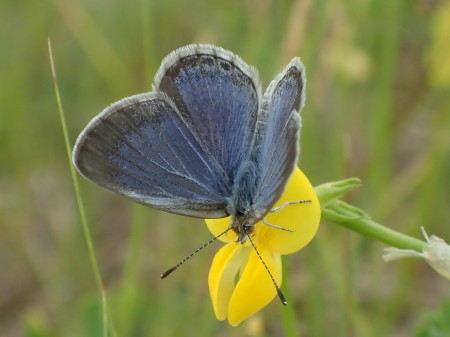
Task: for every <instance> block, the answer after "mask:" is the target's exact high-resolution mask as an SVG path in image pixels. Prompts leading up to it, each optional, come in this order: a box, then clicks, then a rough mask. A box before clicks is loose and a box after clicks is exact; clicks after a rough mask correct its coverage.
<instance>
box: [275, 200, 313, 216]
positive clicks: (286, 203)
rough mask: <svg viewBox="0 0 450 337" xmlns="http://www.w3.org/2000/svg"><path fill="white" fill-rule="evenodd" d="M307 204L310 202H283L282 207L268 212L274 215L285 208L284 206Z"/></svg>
mask: <svg viewBox="0 0 450 337" xmlns="http://www.w3.org/2000/svg"><path fill="white" fill-rule="evenodd" d="M307 202H311V200H298V201H290V202H285V203H284V204H283V205H281V206H278V207H275V208H272V209H271V210H270V211H269V212H270V213H274V212H278V211H281V210H282V209H283V208H285V207H286V206H289V205H297V204H304V203H307Z"/></svg>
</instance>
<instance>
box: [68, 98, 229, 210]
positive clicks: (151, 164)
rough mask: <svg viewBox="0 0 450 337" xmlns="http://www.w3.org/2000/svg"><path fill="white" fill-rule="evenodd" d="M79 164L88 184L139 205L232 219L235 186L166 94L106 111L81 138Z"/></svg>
mask: <svg viewBox="0 0 450 337" xmlns="http://www.w3.org/2000/svg"><path fill="white" fill-rule="evenodd" d="M73 161H74V164H75V166H76V167H77V169H78V170H79V171H80V173H81V174H83V175H84V176H85V177H86V178H88V179H90V180H92V181H93V182H95V183H97V184H99V185H100V186H103V187H105V188H106V189H108V190H111V191H114V192H116V193H119V194H121V195H124V196H126V197H128V198H130V199H132V200H134V201H137V202H139V203H142V204H145V205H148V206H151V207H154V208H157V209H161V210H165V211H168V212H172V213H177V214H182V215H188V216H195V217H211V218H216V217H223V216H226V215H227V213H226V195H228V194H229V193H230V182H229V181H228V180H227V179H224V178H223V177H222V176H221V174H222V169H221V168H220V167H217V166H216V163H214V162H213V161H212V160H211V158H210V157H209V156H208V155H207V154H206V153H205V152H204V151H203V150H202V149H201V147H200V146H199V144H198V143H197V142H196V140H195V139H194V137H193V136H192V133H191V132H190V130H189V129H188V128H187V126H186V125H185V124H184V123H183V122H182V121H181V119H180V118H179V116H178V112H177V111H176V107H175V106H174V105H173V103H172V102H171V101H170V99H169V98H168V97H166V96H165V95H163V94H160V93H147V94H140V95H136V96H132V97H128V98H125V99H123V100H121V101H118V102H116V103H114V104H112V105H111V106H109V107H108V108H106V109H105V110H104V111H103V112H102V113H101V114H100V115H99V116H98V117H96V118H94V119H93V120H92V121H91V122H90V123H89V125H88V126H87V127H86V129H85V130H84V131H83V133H82V134H81V135H80V137H79V138H78V140H77V143H76V145H75V148H74V151H73Z"/></svg>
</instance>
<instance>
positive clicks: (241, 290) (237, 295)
mask: <svg viewBox="0 0 450 337" xmlns="http://www.w3.org/2000/svg"><path fill="white" fill-rule="evenodd" d="M256 247H257V249H258V251H259V253H260V255H261V257H262V259H263V260H264V262H265V263H266V265H267V267H268V268H269V270H270V272H271V273H272V276H273V278H274V280H275V282H276V283H277V285H278V286H281V277H282V274H281V257H280V255H278V254H273V253H272V252H270V250H269V249H268V248H267V246H265V245H263V244H261V243H256ZM244 249H248V250H250V251H251V253H250V257H249V258H248V262H247V264H246V266H245V268H244V270H243V272H242V274H241V277H240V279H239V281H238V283H237V285H236V288H235V290H234V292H233V295H232V296H231V299H230V303H229V306H228V322H229V323H230V325H232V326H237V325H239V324H240V323H241V322H242V321H244V320H245V319H247V318H248V317H250V316H251V315H253V314H254V313H256V312H258V311H259V310H261V309H262V308H264V307H265V306H266V305H267V304H269V303H270V301H272V299H273V298H274V297H275V296H276V294H277V292H276V289H275V286H274V284H273V282H272V280H271V278H270V276H269V274H268V273H267V270H266V269H265V267H264V265H263V264H262V262H261V260H260V259H259V257H258V255H257V254H256V252H255V250H254V249H253V248H252V247H245V248H243V249H242V250H244Z"/></svg>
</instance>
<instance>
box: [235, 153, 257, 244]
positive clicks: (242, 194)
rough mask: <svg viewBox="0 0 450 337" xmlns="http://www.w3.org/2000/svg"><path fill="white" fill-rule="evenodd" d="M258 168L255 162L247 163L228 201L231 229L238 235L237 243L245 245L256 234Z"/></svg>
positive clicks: (240, 171)
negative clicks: (255, 201)
mask: <svg viewBox="0 0 450 337" xmlns="http://www.w3.org/2000/svg"><path fill="white" fill-rule="evenodd" d="M257 177H258V175H257V166H256V164H255V163H254V162H253V161H250V160H247V161H245V162H244V163H243V164H242V165H241V167H240V168H239V170H238V172H237V174H236V178H235V180H234V186H233V192H232V195H231V198H230V199H229V200H228V212H229V214H230V215H231V228H232V230H233V231H234V232H235V233H236V234H237V235H238V238H237V240H236V242H238V243H244V242H245V241H246V240H247V238H248V235H250V234H251V233H253V232H254V230H255V224H256V222H257V221H258V219H257V217H256V216H255V211H254V210H253V207H252V206H253V201H254V196H255V191H256V187H257V184H258V181H257Z"/></svg>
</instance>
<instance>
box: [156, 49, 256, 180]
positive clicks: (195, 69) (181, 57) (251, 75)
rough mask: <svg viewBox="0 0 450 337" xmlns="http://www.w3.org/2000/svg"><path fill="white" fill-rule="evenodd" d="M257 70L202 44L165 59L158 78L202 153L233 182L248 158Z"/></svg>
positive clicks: (180, 50) (254, 108)
mask: <svg viewBox="0 0 450 337" xmlns="http://www.w3.org/2000/svg"><path fill="white" fill-rule="evenodd" d="M259 86H260V84H259V79H258V74H257V72H256V70H255V69H254V68H252V67H250V66H248V65H247V64H245V63H244V62H243V61H242V60H241V59H240V58H238V57H237V56H236V55H234V54H233V53H231V52H229V51H225V50H223V49H221V48H218V47H214V46H210V45H202V46H188V47H185V48H182V49H179V50H177V51H175V52H173V53H172V54H170V55H169V56H168V57H166V59H165V61H164V62H163V65H162V67H161V69H160V71H159V72H158V74H157V75H156V79H155V90H158V91H163V92H165V93H166V94H167V95H169V96H170V97H171V98H172V99H173V100H174V102H175V105H176V106H177V108H178V110H179V111H180V113H181V116H182V118H183V120H184V121H185V123H186V124H187V125H188V127H189V129H190V130H191V131H192V133H193V135H194V137H195V138H196V139H197V141H198V142H199V144H200V146H201V147H202V148H203V150H204V151H205V152H206V153H207V154H208V155H209V156H210V157H211V159H213V160H214V161H216V162H217V164H218V166H219V167H222V168H223V169H224V174H225V175H226V176H227V178H228V179H231V180H233V179H234V177H235V175H236V172H237V170H238V168H239V166H240V165H241V164H242V162H243V160H244V159H245V158H246V156H247V155H248V151H249V149H250V143H251V140H252V138H253V134H254V130H255V125H256V119H257V115H258V108H259V96H260V87H259Z"/></svg>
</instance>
